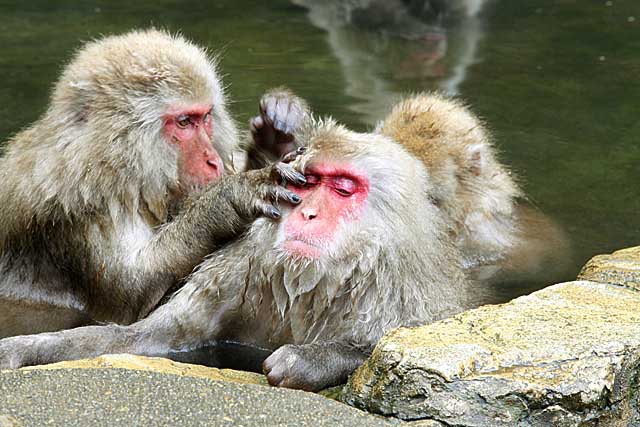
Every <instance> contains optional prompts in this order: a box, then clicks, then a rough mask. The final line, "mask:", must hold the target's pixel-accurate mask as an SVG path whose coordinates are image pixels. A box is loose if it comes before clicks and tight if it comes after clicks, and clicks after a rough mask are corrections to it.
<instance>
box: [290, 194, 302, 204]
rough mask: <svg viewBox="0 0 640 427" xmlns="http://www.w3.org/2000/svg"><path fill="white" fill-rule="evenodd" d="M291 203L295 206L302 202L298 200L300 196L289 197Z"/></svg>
mask: <svg viewBox="0 0 640 427" xmlns="http://www.w3.org/2000/svg"><path fill="white" fill-rule="evenodd" d="M291 201H292V202H293V203H295V204H298V203H300V202H301V201H302V199H301V198H300V196H298V195H296V194H292V195H291Z"/></svg>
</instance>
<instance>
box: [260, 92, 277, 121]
mask: <svg viewBox="0 0 640 427" xmlns="http://www.w3.org/2000/svg"><path fill="white" fill-rule="evenodd" d="M277 103H278V100H277V98H276V97H274V96H269V97H267V99H265V100H264V109H263V110H262V114H263V116H266V119H267V122H270V123H273V122H274V121H275V119H276V105H277Z"/></svg>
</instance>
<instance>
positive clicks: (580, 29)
mask: <svg viewBox="0 0 640 427" xmlns="http://www.w3.org/2000/svg"><path fill="white" fill-rule="evenodd" d="M373 1H374V2H375V1H376V0H373ZM296 2H298V3H305V2H306V0H296ZM309 3H310V4H312V3H316V6H312V7H311V9H310V10H309V9H306V8H304V7H301V6H298V5H295V4H293V3H292V2H289V1H285V0H271V1H268V2H265V1H258V0H255V1H248V0H247V1H241V0H233V1H231V0H219V1H216V2H205V1H192V2H180V1H170V0H156V1H153V2H151V1H144V0H138V1H136V2H133V1H127V2H116V1H86V2H72V1H51V0H31V1H29V2H24V1H9V0H0V71H1V74H0V75H1V76H2V82H1V83H0V140H6V138H7V137H9V136H10V135H12V134H14V133H16V132H17V131H19V130H20V129H21V128H23V127H24V126H26V125H27V124H28V123H30V122H32V121H34V120H35V119H36V118H37V117H38V116H39V115H40V114H41V113H42V112H43V111H44V109H45V106H46V103H47V97H48V92H49V89H50V87H51V85H52V82H53V81H54V80H55V79H56V77H57V75H58V74H59V72H60V71H61V69H62V67H63V66H64V64H65V61H67V60H68V59H69V58H70V56H71V54H72V52H73V50H74V49H76V48H77V47H78V46H80V45H81V43H82V41H86V40H89V39H91V38H94V37H97V36H100V35H102V34H112V33H117V32H122V31H126V30H129V29H132V28H140V27H148V26H150V25H155V26H157V27H162V28H167V29H170V30H180V31H182V32H183V33H184V34H186V35H187V36H188V37H189V38H191V39H193V40H195V41H196V42H198V43H200V44H202V45H206V46H209V47H210V48H211V49H212V50H213V51H216V52H220V53H221V55H222V57H221V68H222V70H223V72H224V74H225V82H226V84H227V85H228V86H229V92H230V94H231V97H232V98H233V99H234V103H233V105H232V109H233V111H234V113H235V114H236V117H237V118H238V120H239V122H240V123H246V122H247V120H248V118H249V117H250V116H251V115H252V114H254V112H255V110H256V102H257V99H258V98H259V96H260V95H261V93H263V92H264V91H265V90H266V89H268V88H270V87H273V86H278V85H287V86H289V87H290V88H292V89H293V90H295V91H296V92H297V93H298V94H300V95H301V96H303V97H304V98H306V99H308V100H309V102H310V103H311V105H313V107H314V109H315V110H316V111H317V112H318V113H321V114H332V115H333V116H335V117H336V118H338V119H339V120H340V121H342V122H344V123H346V124H347V125H349V126H350V127H352V128H355V129H358V130H364V129H367V128H369V127H370V126H371V124H372V123H374V122H375V121H376V120H377V119H379V118H380V117H381V115H382V114H383V113H384V111H386V109H387V108H388V106H389V105H390V104H391V103H392V102H393V100H395V99H396V98H397V97H398V96H400V95H401V94H403V93H407V92H412V91H414V92H415V91H419V90H426V89H439V90H443V91H446V92H449V93H452V94H457V95H459V96H460V97H462V98H463V99H465V100H467V101H468V102H469V103H470V104H471V106H472V108H473V110H474V111H476V112H477V113H478V114H480V115H481V116H482V117H483V118H484V119H485V121H486V123H487V125H488V126H489V127H490V128H491V129H492V131H493V134H494V136H495V139H496V140H497V143H498V146H499V147H500V149H501V151H502V159H503V160H504V161H505V162H506V163H507V164H509V165H510V166H511V167H512V168H513V170H514V171H516V173H517V175H518V176H519V177H520V182H521V183H522V185H523V187H524V188H525V190H526V192H527V193H528V195H529V196H530V199H531V201H532V202H533V203H534V204H535V205H537V206H538V207H540V209H542V210H543V211H544V212H546V213H547V214H549V215H550V216H551V217H553V218H554V219H555V220H556V221H558V222H559V223H560V224H561V225H562V226H563V227H564V228H565V229H566V230H567V232H568V233H569V236H570V238H571V244H572V246H573V250H574V259H573V261H572V264H571V266H570V267H569V268H568V269H567V271H564V272H562V273H561V274H559V275H558V277H557V278H556V280H557V281H559V280H565V279H572V278H574V277H575V275H576V273H577V272H578V271H579V269H580V266H582V265H583V264H584V262H585V261H586V260H587V259H588V258H590V257H591V256H592V255H594V254H598V253H603V252H610V251H612V250H615V249H618V248H623V247H627V246H632V245H637V244H640V221H639V220H638V212H640V186H639V185H638V183H639V181H640V166H639V165H640V141H639V140H640V119H639V117H640V114H638V109H639V106H640V84H639V83H638V76H639V75H640V2H638V0H618V1H612V2H605V1H591V0H582V1H579V2H578V1H577V0H555V1H554V0H528V1H526V2H525V1H521V2H517V1H508V0H502V1H497V0H496V1H494V2H490V3H488V4H486V5H485V7H484V9H483V10H481V12H480V14H479V15H477V16H474V17H470V18H461V19H444V20H440V21H439V22H437V25H434V23H433V22H432V21H429V17H426V16H422V17H421V18H420V19H418V18H411V17H407V16H405V15H402V13H398V9H397V8H396V9H394V10H391V11H389V10H383V11H382V12H380V10H379V9H376V8H370V10H365V11H360V12H358V13H355V14H353V16H352V20H351V21H352V24H351V25H343V24H344V22H343V21H342V20H341V18H340V17H338V18H336V17H335V16H332V15H331V13H333V12H334V9H332V8H334V6H335V3H334V2H332V1H326V2H319V1H317V2H309ZM351 3H357V0H351ZM360 3H362V1H360ZM378 3H379V5H385V4H386V5H387V6H386V7H389V6H388V5H393V4H396V5H400V7H403V6H402V4H403V3H402V2H401V1H400V0H397V2H396V3H394V2H393V1H387V2H381V1H378ZM405 3H407V4H408V3H411V2H408V1H405ZM413 3H415V2H413ZM318 5H319V6H318ZM341 16H344V15H341ZM372 27H373V28H372ZM544 284H545V283H539V282H538V281H536V280H535V278H533V279H532V280H531V282H530V283H524V284H522V285H521V287H520V288H515V289H512V290H511V291H510V292H511V296H514V295H517V294H519V293H523V292H526V291H528V290H530V289H532V288H533V287H540V286H542V285H544Z"/></svg>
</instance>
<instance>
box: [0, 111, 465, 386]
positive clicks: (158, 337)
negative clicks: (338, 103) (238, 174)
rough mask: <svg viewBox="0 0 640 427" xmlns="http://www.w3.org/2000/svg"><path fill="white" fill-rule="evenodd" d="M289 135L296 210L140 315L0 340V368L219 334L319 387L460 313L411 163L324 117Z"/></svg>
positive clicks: (274, 371)
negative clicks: (385, 341) (388, 334)
mask: <svg viewBox="0 0 640 427" xmlns="http://www.w3.org/2000/svg"><path fill="white" fill-rule="evenodd" d="M297 140H298V141H301V142H303V143H304V144H305V145H306V146H307V151H306V152H305V153H304V154H302V155H301V156H299V157H298V158H297V159H296V160H295V161H294V165H295V166H296V168H298V169H299V170H304V174H305V177H306V184H304V185H295V184H289V186H288V188H289V189H290V190H291V191H293V192H295V193H296V194H298V196H300V197H301V198H302V202H301V203H300V204H298V205H295V206H286V207H284V208H283V212H282V217H281V218H280V219H279V220H273V219H271V218H259V219H257V220H256V221H255V222H254V223H253V224H252V225H251V227H250V229H249V231H248V232H247V233H246V234H245V235H243V236H242V237H240V238H239V239H237V240H235V241H233V242H231V243H230V244H228V245H227V246H225V247H224V248H222V249H220V250H218V251H216V252H214V253H213V254H212V255H211V257H209V258H208V259H207V260H205V261H204V262H203V263H202V264H201V265H200V266H199V267H198V268H197V270H196V271H195V272H194V273H193V274H192V275H191V276H190V277H189V279H188V281H187V283H186V284H185V285H184V286H183V287H182V288H181V289H180V290H179V291H177V292H176V293H175V294H174V296H173V297H172V299H171V300H170V301H169V302H167V303H166V304H164V305H162V306H160V307H159V308H158V309H157V310H155V311H154V312H152V313H151V314H150V315H149V317H147V318H145V319H143V320H141V321H138V322H136V323H133V324H131V325H129V326H120V325H106V326H85V327H81V328H76V329H71V330H65V331H61V332H57V333H44V334H39V335H31V336H19V337H12V338H7V339H4V340H1V341H0V368H6V367H11V368H16V367H19V366H25V365H32V364H42V363H50V362H55V361H58V360H63V359H77V358H83V357H92V356H97V355H99V354H104V353H123V352H127V353H134V354H143V355H163V354H166V353H167V352H169V351H171V350H180V349H189V348H197V347H199V346H202V345H204V344H206V343H209V342H212V341H216V340H230V341H236V342H245V343H251V344H255V345H257V346H261V347H264V348H269V349H274V350H276V351H275V352H274V353H273V354H271V356H269V357H268V358H267V360H266V361H265V362H264V370H265V373H266V375H267V378H268V380H269V382H270V383H271V384H273V385H277V386H284V387H293V388H300V389H305V390H319V389H322V388H325V387H328V386H331V385H334V384H339V383H341V382H343V381H345V380H346V378H347V376H348V375H349V374H350V373H351V372H352V371H353V370H354V369H355V368H356V367H357V366H358V365H359V364H361V363H362V361H363V360H364V358H365V357H366V356H367V355H368V354H369V352H370V350H371V348H372V347H373V345H374V344H375V343H376V342H377V340H378V339H379V338H380V337H381V336H382V334H383V333H384V332H385V331H387V330H388V329H390V328H394V327H398V326H410V325H416V324H422V323H426V322H431V321H434V320H437V319H441V318H443V317H446V316H449V315H452V314H454V313H456V312H459V311H461V310H463V309H464V308H466V307H468V305H469V302H470V301H473V299H474V298H473V296H472V295H470V294H469V293H470V291H471V290H472V289H473V287H471V286H470V285H469V283H468V282H467V281H466V278H465V275H464V274H463V272H462V270H461V268H460V254H459V253H458V250H457V249H456V248H455V246H454V245H452V244H451V239H450V237H449V235H448V228H447V223H446V220H445V218H443V215H442V213H441V210H440V209H438V207H437V206H436V205H435V204H434V202H433V200H434V199H435V198H434V196H433V195H434V192H436V191H437V189H436V188H435V187H434V185H433V182H432V178H431V176H430V174H429V172H428V170H427V169H426V168H425V166H424V165H423V164H422V162H421V161H419V160H417V159H416V158H414V157H413V156H411V155H410V154H408V152H407V151H406V150H405V149H403V148H402V147H401V146H400V145H398V144H397V143H395V142H394V141H393V140H391V139H390V138H388V137H385V136H383V135H381V134H361V133H355V132H351V131H348V130H346V129H345V128H343V127H341V126H339V125H337V124H335V123H334V122H332V121H331V120H327V121H323V122H316V123H311V124H308V125H306V126H305V129H303V131H301V132H300V133H299V134H298V138H297Z"/></svg>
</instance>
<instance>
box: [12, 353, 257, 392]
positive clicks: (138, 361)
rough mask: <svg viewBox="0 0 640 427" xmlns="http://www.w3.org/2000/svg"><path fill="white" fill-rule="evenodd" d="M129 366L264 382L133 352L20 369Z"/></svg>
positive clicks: (246, 375)
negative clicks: (137, 354)
mask: <svg viewBox="0 0 640 427" xmlns="http://www.w3.org/2000/svg"><path fill="white" fill-rule="evenodd" d="M90 368H96V369H108V368H111V369H114V368H120V369H132V370H138V371H153V372H159V373H163V374H172V375H180V376H188V377H197V378H208V379H210V380H219V381H231V382H236V383H244V384H261V385H267V384H268V383H267V380H266V378H265V377H264V375H260V374H256V373H253V372H243V371H234V370H233V369H217V368H208V367H206V366H200V365H190V364H188V363H180V362H174V361H171V360H169V359H164V358H162V357H145V356H134V355H132V354H107V355H105V356H100V357H96V358H95V359H82V360H72V361H69V362H59V363H52V364H50V365H40V366H29V367H27V368H22V369H21V370H23V371H31V370H38V369H90Z"/></svg>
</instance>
